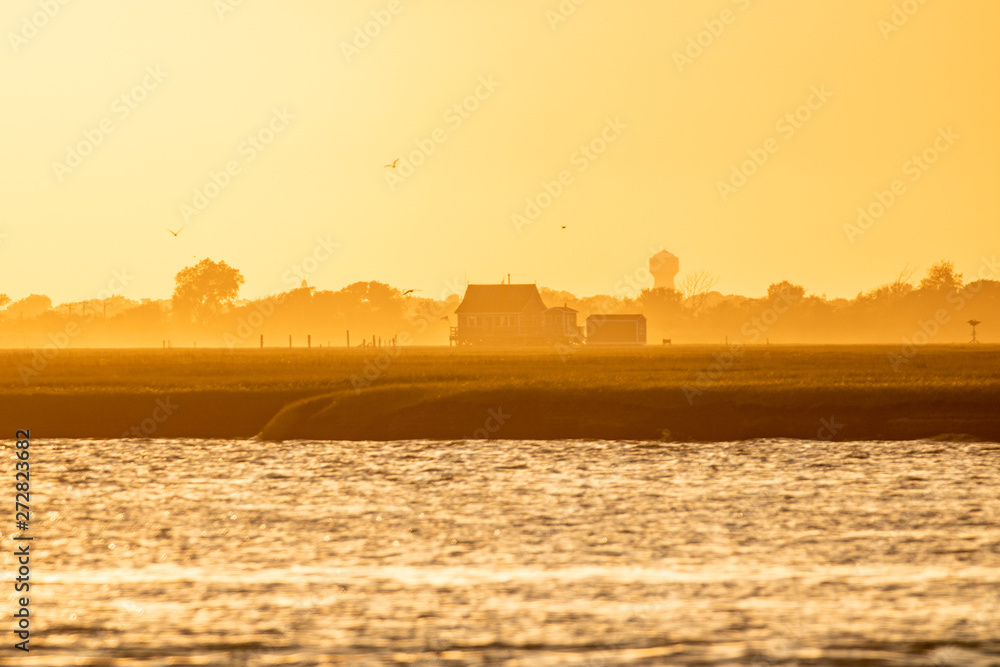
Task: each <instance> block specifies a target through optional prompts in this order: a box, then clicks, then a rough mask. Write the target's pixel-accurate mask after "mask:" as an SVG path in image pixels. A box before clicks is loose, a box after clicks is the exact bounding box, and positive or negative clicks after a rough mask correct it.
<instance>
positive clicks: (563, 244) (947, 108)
mask: <svg viewBox="0 0 1000 667" xmlns="http://www.w3.org/2000/svg"><path fill="white" fill-rule="evenodd" d="M62 1H63V2H65V4H60V3H59V2H58V0H6V2H4V3H3V8H2V9H0V28H2V30H3V31H4V35H5V37H4V43H3V44H2V45H0V91H2V95H3V98H2V105H0V108H2V109H3V119H4V123H3V126H2V128H0V155H2V156H3V160H2V161H0V201H2V208H0V267H2V268H0V292H6V293H8V294H9V295H10V296H11V297H14V298H20V297H23V296H26V295H27V294H29V293H32V292H34V293H44V294H48V295H49V296H51V297H52V298H53V300H54V301H56V302H61V301H67V300H79V299H86V298H93V297H95V296H96V295H97V294H98V293H99V292H101V290H104V289H106V288H108V286H109V284H112V283H113V284H114V286H115V288H116V289H115V291H117V292H118V293H121V294H124V295H125V296H128V297H130V298H136V299H138V298H140V297H154V298H165V297H168V296H169V295H170V293H171V291H172V287H173V277H174V275H175V274H176V273H177V271H179V270H180V269H181V268H183V267H184V266H186V265H190V264H192V263H194V262H195V261H197V260H196V258H197V259H202V258H204V257H210V258H212V259H215V260H225V261H226V262H228V263H229V264H231V265H233V266H235V267H236V268H238V269H240V270H241V271H242V272H243V274H244V275H245V276H246V280H247V282H246V285H245V287H244V288H243V291H242V293H241V295H242V296H244V297H254V296H262V295H265V294H270V293H274V292H277V291H283V290H285V289H287V288H288V287H291V286H297V285H298V283H299V282H300V280H301V278H300V277H299V276H300V275H306V276H307V278H308V281H309V283H310V284H311V285H315V286H317V287H319V288H321V289H339V288H340V287H342V286H344V285H346V284H348V283H351V282H354V281H358V280H381V281H385V282H389V283H391V284H393V285H396V286H398V287H400V288H415V289H420V290H422V291H421V292H419V293H418V294H419V295H421V296H433V297H439V296H441V295H442V293H447V291H448V289H449V285H453V284H454V281H456V280H458V281H459V282H463V283H464V281H465V279H466V278H468V280H469V281H470V282H499V281H500V280H501V278H502V277H504V276H506V274H508V273H509V274H511V276H512V278H513V280H514V282H533V281H537V282H538V284H539V285H545V286H549V287H553V288H556V289H566V290H570V291H572V292H575V293H577V294H580V295H586V294H594V293H605V294H607V293H615V292H616V285H617V286H619V291H620V285H621V281H622V280H623V278H625V277H626V276H636V275H638V276H640V277H643V276H644V274H643V273H642V271H641V268H642V267H644V266H645V262H646V258H647V257H648V256H649V255H650V254H651V250H657V249H661V248H666V249H668V250H670V251H671V252H673V253H674V254H676V255H678V256H679V257H680V258H681V272H682V274H683V273H684V272H686V271H689V270H693V269H704V270H707V271H710V272H712V273H715V274H717V275H718V276H719V277H720V281H719V283H718V286H717V289H719V290H721V291H723V292H725V293H740V294H746V295H748V296H759V295H762V294H763V293H764V291H765V290H766V288H767V286H768V285H769V284H770V283H772V282H777V281H781V280H791V281H793V282H796V283H800V284H802V285H804V286H805V287H806V288H807V289H808V290H809V291H810V292H813V293H816V294H824V293H825V294H827V295H828V296H847V297H852V296H854V295H855V294H856V293H857V292H858V291H859V290H867V289H870V288H873V287H875V286H876V285H878V284H879V283H882V282H886V281H889V280H891V278H892V277H893V275H894V274H895V273H896V272H897V271H898V270H899V269H901V268H902V267H903V266H904V265H906V264H907V263H909V264H910V265H911V266H913V267H918V269H919V271H918V277H919V276H920V275H922V272H923V269H926V268H927V267H928V266H929V265H930V264H932V263H933V262H935V261H937V260H939V259H942V258H945V259H951V260H953V261H954V262H955V264H956V267H957V268H958V270H959V271H963V272H965V274H966V276H967V277H971V276H972V275H973V274H975V273H976V271H977V270H978V267H979V266H980V264H981V258H982V257H983V256H984V255H985V256H992V255H994V254H996V250H997V247H998V245H1000V243H998V242H1000V225H998V224H997V223H998V220H1000V200H998V198H997V196H996V193H997V182H998V177H1000V163H998V156H1000V124H998V123H997V120H996V119H997V118H1000V109H998V104H997V101H998V99H997V96H998V93H997V89H998V86H997V83H998V79H997V76H998V73H1000V40H998V39H997V37H996V27H997V26H998V25H1000V3H997V2H995V1H994V0H953V1H949V2H944V1H942V0H937V1H934V0H925V1H924V2H923V3H922V4H921V3H920V2H918V1H917V0H907V1H906V2H902V1H901V0H844V1H841V2H824V3H820V2H803V1H802V0H771V1H768V2H765V1H764V0H704V1H701V0H698V1H690V2H684V3H680V2H663V1H662V0H648V1H647V0H636V1H630V2H615V3H612V2H601V1H598V0H589V1H587V2H581V0H577V2H580V4H579V5H577V4H576V3H574V2H573V0H563V2H561V3H560V2H558V1H557V0H550V1H527V0H505V1H504V2H482V1H478V2H477V1H469V0H464V1H461V2H460V1H458V0H450V1H446V0H440V1H436V0H421V1H420V2H408V1H407V0H393V1H392V2H390V1H387V0H386V1H375V2H367V1H366V2H351V3H344V2H336V3H334V2H320V1H319V0H311V1H303V0H284V1H283V2H280V3H278V2H266V1H265V0H243V1H242V2H237V0H214V1H213V0H171V1H169V2H167V1H159V2H127V3H126V2H117V3H103V2H84V1H82V0H80V1H77V0H62ZM560 8H561V9H560ZM571 10H572V11H571ZM560 12H562V13H560ZM49 14H51V16H49ZM379 22H381V24H380V23H379ZM383 24H384V25H383ZM366 29H367V31H368V32H369V33H371V34H372V35H373V36H367V35H365V34H364V32H365V30H366ZM359 35H360V36H359ZM699 43H700V44H699ZM789 114H791V116H789ZM796 114H797V116H798V117H797V118H796ZM582 149H586V151H584V150H582ZM925 152H926V154H925ZM915 156H916V157H917V158H918V159H919V160H920V162H919V163H918V162H917V161H915V160H914V157H915ZM921 156H923V157H921ZM396 158H401V160H400V162H399V163H398V165H397V167H396V169H387V168H384V167H383V165H384V164H386V163H389V162H392V161H393V160H395V159H396ZM754 158H756V163H754V162H750V163H748V164H746V165H744V163H745V162H746V161H747V160H753V159H754ZM417 163H419V165H418V164H417ZM757 163H760V164H757ZM734 169H736V170H742V171H743V172H744V174H750V175H748V176H745V175H744V174H739V173H737V174H736V175H735V176H734V173H733V172H734ZM227 170H228V171H227ZM744 178H745V181H744V180H743V179H744ZM896 181H898V182H896ZM894 182H895V183H894ZM894 187H895V190H896V192H895V193H893V189H894ZM877 192H878V193H884V194H881V195H880V197H881V199H882V200H883V203H882V204H880V203H879V201H878V199H879V197H877V196H876V193H877ZM526 200H528V201H526ZM530 201H533V202H535V205H538V210H534V209H533V208H532V207H531V206H530V205H529V203H528V202H530ZM890 201H891V203H889V202H890ZM886 204H887V205H886ZM880 206H883V207H884V210H883V211H882V215H881V217H877V218H876V217H873V218H872V219H871V222H870V223H869V222H865V223H864V227H862V226H858V223H857V219H858V209H859V207H862V208H865V209H870V210H871V211H872V212H874V213H879V207H880ZM182 226H184V227H185V229H184V230H183V231H181V232H180V234H179V235H178V236H177V237H173V236H171V234H170V233H168V231H167V229H168V228H169V229H171V230H174V231H176V230H177V229H178V228H180V227H182ZM563 226H565V229H563ZM318 239H319V240H318ZM333 245H335V246H336V247H335V248H333V249H332V250H329V249H328V248H329V247H330V246H333ZM122 276H124V279H122Z"/></svg>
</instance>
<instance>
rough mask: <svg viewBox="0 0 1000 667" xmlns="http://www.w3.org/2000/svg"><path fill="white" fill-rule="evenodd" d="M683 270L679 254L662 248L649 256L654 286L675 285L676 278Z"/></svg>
mask: <svg viewBox="0 0 1000 667" xmlns="http://www.w3.org/2000/svg"><path fill="white" fill-rule="evenodd" d="M680 270H681V260H680V258H679V257H677V255H674V254H673V253H669V252H667V251H666V250H662V251H660V252H658V253H656V254H655V255H653V256H652V257H650V258H649V272H650V273H651V274H653V288H654V289H655V288H657V287H666V288H668V289H676V288H675V287H674V278H676V277H677V274H678V273H679V272H680Z"/></svg>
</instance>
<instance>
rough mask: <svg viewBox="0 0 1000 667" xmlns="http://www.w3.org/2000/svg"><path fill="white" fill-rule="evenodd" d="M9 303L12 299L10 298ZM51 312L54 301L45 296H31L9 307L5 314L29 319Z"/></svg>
mask: <svg viewBox="0 0 1000 667" xmlns="http://www.w3.org/2000/svg"><path fill="white" fill-rule="evenodd" d="M4 296H6V295H4ZM7 301H8V302H9V301H10V299H9V298H8V299H7ZM49 310H52V299H50V298H49V297H47V296H45V295H44V294H31V295H29V296H26V297H24V298H23V299H21V300H20V301H15V302H14V303H12V304H10V305H9V306H7V310H6V311H5V312H6V313H7V316H8V317H24V318H28V317H37V316H39V315H41V314H42V313H44V312H46V311H49Z"/></svg>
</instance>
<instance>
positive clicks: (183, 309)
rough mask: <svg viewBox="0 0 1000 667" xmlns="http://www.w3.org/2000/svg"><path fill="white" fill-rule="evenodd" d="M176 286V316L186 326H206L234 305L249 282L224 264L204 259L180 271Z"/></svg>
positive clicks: (176, 278)
mask: <svg viewBox="0 0 1000 667" xmlns="http://www.w3.org/2000/svg"><path fill="white" fill-rule="evenodd" d="M174 282H175V287H174V294H173V297H172V298H171V301H172V303H173V310H174V316H175V317H178V318H180V319H181V320H183V321H185V322H190V321H192V320H194V321H196V322H206V321H208V320H210V319H212V318H214V317H215V316H216V315H218V314H219V313H220V312H221V311H222V308H223V307H224V306H230V305H232V303H233V301H234V300H235V299H236V295H237V294H239V291H240V286H241V285H243V283H245V282H246V280H245V279H244V278H243V274H241V273H240V272H239V271H238V270H236V269H234V268H233V267H231V266H229V265H228V264H226V263H225V262H213V261H212V260H210V259H203V260H201V261H200V262H198V263H197V264H195V265H194V266H188V267H185V268H183V269H181V270H180V272H178V274H177V275H176V276H175V278H174Z"/></svg>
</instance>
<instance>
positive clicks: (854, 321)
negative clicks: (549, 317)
mask: <svg viewBox="0 0 1000 667" xmlns="http://www.w3.org/2000/svg"><path fill="white" fill-rule="evenodd" d="M913 274H914V271H913V270H912V269H911V268H910V267H909V266H907V267H904V268H903V270H902V271H899V272H898V273H895V274H890V275H889V276H888V280H889V282H886V283H885V284H883V285H880V286H879V287H876V288H875V289H873V290H870V291H865V292H862V293H860V294H858V295H857V297H856V298H854V299H842V298H827V297H826V296H825V295H823V296H815V295H811V296H807V294H806V288H805V287H803V286H801V285H797V284H795V283H792V282H789V281H787V280H782V281H776V282H774V283H773V284H771V285H770V286H769V287H768V289H767V294H766V295H761V296H759V297H746V296H740V295H735V294H721V293H719V292H717V291H714V290H713V289H712V287H713V286H714V283H715V280H716V278H715V276H713V275H711V274H707V273H705V272H703V271H700V272H695V273H694V274H691V275H689V276H687V277H685V279H684V280H681V281H680V282H679V285H678V288H677V289H668V288H662V287H661V288H656V287H652V286H651V283H652V280H648V281H646V282H645V283H640V282H639V281H638V280H625V281H620V282H619V283H618V284H616V285H613V286H611V289H613V290H614V294H596V295H592V296H586V297H578V296H576V295H574V294H572V293H570V292H566V291H559V290H551V289H546V288H544V287H540V288H539V292H540V294H541V296H542V300H543V301H544V302H545V304H546V305H547V306H549V307H553V306H562V305H566V306H568V307H570V308H573V309H575V310H577V311H578V324H579V325H583V323H584V322H585V321H586V318H587V317H588V316H589V315H597V314H631V313H642V314H644V315H645V316H646V318H647V337H648V340H649V341H651V342H652V341H657V340H659V339H671V340H673V341H674V342H690V343H700V342H715V343H720V342H725V341H730V342H743V343H765V342H771V343H774V342H813V343H833V342H840V343H853V342H859V343H860V342H863V343H874V342H880V343H892V344H898V343H899V342H900V341H901V340H904V341H905V340H910V339H912V337H913V335H914V332H917V331H924V332H926V331H928V327H930V329H931V330H933V331H934V332H935V333H934V334H933V335H931V334H928V336H929V338H932V339H933V342H934V343H935V344H936V343H966V342H968V340H969V328H968V327H969V326H970V325H969V324H968V322H969V321H970V318H972V319H973V320H975V321H980V320H982V321H984V322H987V325H986V327H987V328H986V329H984V330H983V331H982V333H983V334H984V335H986V336H987V340H986V341H985V342H996V341H995V339H993V337H992V335H993V331H994V329H993V327H992V324H990V323H991V322H992V319H991V318H992V317H993V314H995V313H996V312H1000V282H998V281H997V280H994V279H987V278H983V279H977V280H974V281H972V282H970V283H969V284H967V285H963V283H962V276H961V275H960V274H958V273H956V272H955V269H954V265H953V264H952V263H951V262H947V261H942V262H938V263H936V264H934V265H933V266H931V267H930V269H929V270H928V271H927V273H926V277H925V278H924V279H923V280H922V281H920V282H919V285H920V286H919V288H918V287H916V286H915V283H916V282H917V280H916V279H914V278H913ZM993 277H994V278H995V277H996V276H993ZM647 278H649V277H648V276H647ZM175 280H176V286H175V289H174V292H173V297H172V299H164V300H157V301H152V300H149V299H143V300H141V302H140V301H137V300H133V299H128V298H126V297H124V296H120V295H114V296H109V297H106V298H92V299H87V300H84V301H76V302H68V303H63V304H60V306H59V307H58V308H53V307H52V301H51V300H50V299H49V298H48V297H46V296H44V295H39V294H32V295H31V296H28V297H25V298H23V299H21V300H19V301H12V300H11V299H10V298H9V297H7V296H6V295H3V294H0V347H10V346H22V345H26V344H27V345H34V346H42V345H45V344H47V343H49V342H51V340H52V339H51V337H50V335H51V334H52V333H53V332H56V333H58V332H66V331H67V330H68V329H67V326H68V325H69V324H70V323H72V324H73V326H74V327H76V328H75V329H72V330H74V331H78V333H77V334H76V335H74V337H73V345H78V346H105V345H109V346H119V345H121V346H132V345H141V346H150V345H152V346H159V345H169V344H174V343H177V344H182V345H185V344H186V345H192V344H195V343H197V345H198V347H202V346H203V345H206V346H209V347H211V346H215V345H230V346H243V347H245V346H256V345H260V344H261V341H262V337H263V343H264V344H265V345H267V346H273V345H276V344H280V345H282V346H284V345H285V344H288V342H289V341H291V342H293V343H294V344H295V345H296V346H298V345H302V344H312V345H319V344H323V345H338V344H341V345H343V344H346V343H347V333H348V331H349V332H350V341H351V345H352V346H358V345H359V344H360V343H361V341H365V343H366V344H368V345H370V344H371V343H372V342H373V339H374V340H375V341H376V342H377V341H378V339H382V340H383V341H385V340H394V339H395V338H396V337H397V335H398V336H399V339H400V342H401V344H411V343H416V344H421V345H444V344H446V343H447V341H448V331H449V329H448V328H449V326H454V325H455V324H456V323H457V322H456V321H455V317H454V314H455V309H456V307H457V306H458V304H459V303H460V301H461V295H459V294H454V293H450V292H448V293H443V294H442V296H441V297H440V298H437V299H435V298H425V297H421V296H418V295H414V290H404V291H401V290H399V289H397V288H395V287H393V286H391V285H387V284H385V283H381V282H377V281H368V282H355V283H351V284H349V285H346V286H344V287H341V288H340V289H337V290H321V289H317V288H315V287H310V286H308V285H303V286H301V287H296V288H294V289H290V290H288V291H286V292H283V293H280V294H273V295H270V296H267V297H261V298H256V299H251V300H241V299H238V295H239V291H240V288H241V286H242V285H243V284H244V278H243V276H242V275H241V274H240V272H239V271H237V270H236V269H235V268H233V267H231V266H228V265H227V264H226V263H225V262H214V261H212V260H208V259H206V260H204V261H201V262H199V263H198V264H196V265H194V266H190V267H187V268H185V269H183V270H182V271H180V272H179V273H178V274H177V275H176V279H175ZM779 301H780V303H779ZM792 304H794V306H793V305H792ZM4 305H6V307H4ZM929 322H933V323H934V325H933V326H932V325H931V324H928V323H929ZM403 334H406V336H404V335H403ZM289 337H291V339H289ZM307 337H308V338H307ZM309 341H311V342H309Z"/></svg>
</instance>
